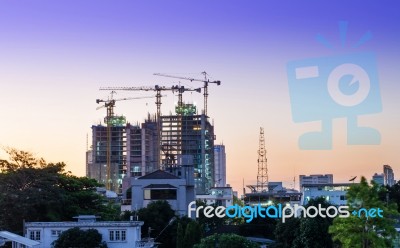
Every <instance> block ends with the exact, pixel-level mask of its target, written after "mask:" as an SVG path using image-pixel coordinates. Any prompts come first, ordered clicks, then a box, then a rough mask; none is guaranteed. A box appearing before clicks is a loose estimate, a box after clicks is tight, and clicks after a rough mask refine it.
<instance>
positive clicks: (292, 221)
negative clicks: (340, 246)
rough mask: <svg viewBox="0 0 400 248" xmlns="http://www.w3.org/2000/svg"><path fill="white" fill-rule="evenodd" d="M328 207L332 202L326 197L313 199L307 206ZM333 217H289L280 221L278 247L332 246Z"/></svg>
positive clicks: (276, 233)
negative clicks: (330, 229) (327, 200)
mask: <svg viewBox="0 0 400 248" xmlns="http://www.w3.org/2000/svg"><path fill="white" fill-rule="evenodd" d="M318 205H321V207H322V208H325V209H326V208H328V207H329V206H330V204H329V203H328V202H326V201H325V199H324V198H321V197H320V198H316V199H311V200H310V201H309V202H308V204H307V205H305V206H304V207H305V208H308V207H310V206H315V207H318ZM331 224H332V218H329V217H326V218H323V217H321V216H318V215H317V216H316V217H315V218H301V217H300V218H295V217H292V218H289V219H287V220H286V221H285V223H282V222H281V221H280V222H278V224H277V226H276V228H275V239H276V242H277V243H276V247H295V248H297V247H298V248H300V247H305V248H319V247H321V248H329V247H332V238H331V235H330V234H329V232H328V229H329V226H330V225H331Z"/></svg>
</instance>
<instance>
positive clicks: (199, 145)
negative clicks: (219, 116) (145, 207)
mask: <svg viewBox="0 0 400 248" xmlns="http://www.w3.org/2000/svg"><path fill="white" fill-rule="evenodd" d="M114 118H116V117H114ZM92 133H93V135H92V163H90V164H88V165H87V175H88V176H90V177H91V178H94V179H96V180H98V181H99V182H101V183H104V184H106V178H107V170H106V164H107V127H106V126H103V125H96V126H92ZM214 140H215V136H214V127H213V125H212V124H211V123H210V122H209V117H208V116H206V115H204V114H201V115H198V114H196V107H195V106H194V105H193V104H183V106H181V107H179V108H177V109H176V115H165V116H164V115H162V116H160V137H159V132H158V127H157V120H156V118H155V117H153V118H150V117H148V119H147V120H146V121H145V122H144V123H142V124H141V126H139V125H131V124H129V123H128V124H125V122H120V123H118V125H113V126H112V128H111V179H112V185H114V186H113V187H112V190H114V191H116V192H117V193H119V194H121V193H124V192H125V191H126V190H127V189H128V188H129V187H130V185H129V179H130V178H131V177H140V176H144V175H146V174H149V173H151V172H153V171H155V170H158V169H165V168H168V167H173V166H176V165H177V162H176V160H177V157H178V156H180V155H192V156H193V165H194V182H195V189H196V194H206V193H209V190H210V188H211V187H214V182H215V181H214V180H215V177H214V173H215V171H214ZM158 142H160V143H158ZM223 153H224V154H225V151H224V152H223ZM223 156H224V158H223V163H224V164H223V165H222V164H221V166H223V167H221V169H220V170H219V173H220V175H219V176H220V177H221V178H222V179H221V180H220V183H221V184H223V185H225V184H226V173H225V170H226V169H225V155H223ZM221 163H222V160H221ZM124 178H125V180H124Z"/></svg>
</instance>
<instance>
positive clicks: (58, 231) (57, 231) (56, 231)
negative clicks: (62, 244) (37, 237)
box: [51, 230, 61, 237]
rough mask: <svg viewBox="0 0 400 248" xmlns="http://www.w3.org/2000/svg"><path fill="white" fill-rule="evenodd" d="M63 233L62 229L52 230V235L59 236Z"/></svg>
mask: <svg viewBox="0 0 400 248" xmlns="http://www.w3.org/2000/svg"><path fill="white" fill-rule="evenodd" d="M60 234H61V230H51V236H53V237H58V236H60Z"/></svg>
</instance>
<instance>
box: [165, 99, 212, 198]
mask: <svg viewBox="0 0 400 248" xmlns="http://www.w3.org/2000/svg"><path fill="white" fill-rule="evenodd" d="M187 106H188V105H187ZM190 108H193V106H190ZM189 112H190V111H189ZM191 113H192V114H187V115H182V114H177V115H168V116H161V144H160V146H161V167H162V168H168V167H173V166H176V164H177V161H176V158H177V157H178V155H192V156H193V163H194V179H195V188H196V194H205V193H207V192H208V191H209V189H210V188H211V187H213V185H214V140H215V136H214V127H213V126H212V125H211V123H210V122H209V121H208V117H207V116H206V115H204V114H202V115H195V114H193V113H194V112H193V111H192V112H191Z"/></svg>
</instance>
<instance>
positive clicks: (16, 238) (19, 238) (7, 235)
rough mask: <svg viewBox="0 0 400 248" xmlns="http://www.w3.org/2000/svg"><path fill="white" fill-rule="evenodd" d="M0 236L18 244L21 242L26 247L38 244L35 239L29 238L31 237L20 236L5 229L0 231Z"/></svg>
mask: <svg viewBox="0 0 400 248" xmlns="http://www.w3.org/2000/svg"><path fill="white" fill-rule="evenodd" d="M0 237H2V238H4V239H7V240H11V241H14V242H17V243H18V244H23V245H25V246H27V247H37V246H38V245H40V243H39V242H37V241H35V240H31V239H28V238H25V237H22V236H20V235H17V234H15V233H11V232H7V231H1V232H0Z"/></svg>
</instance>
